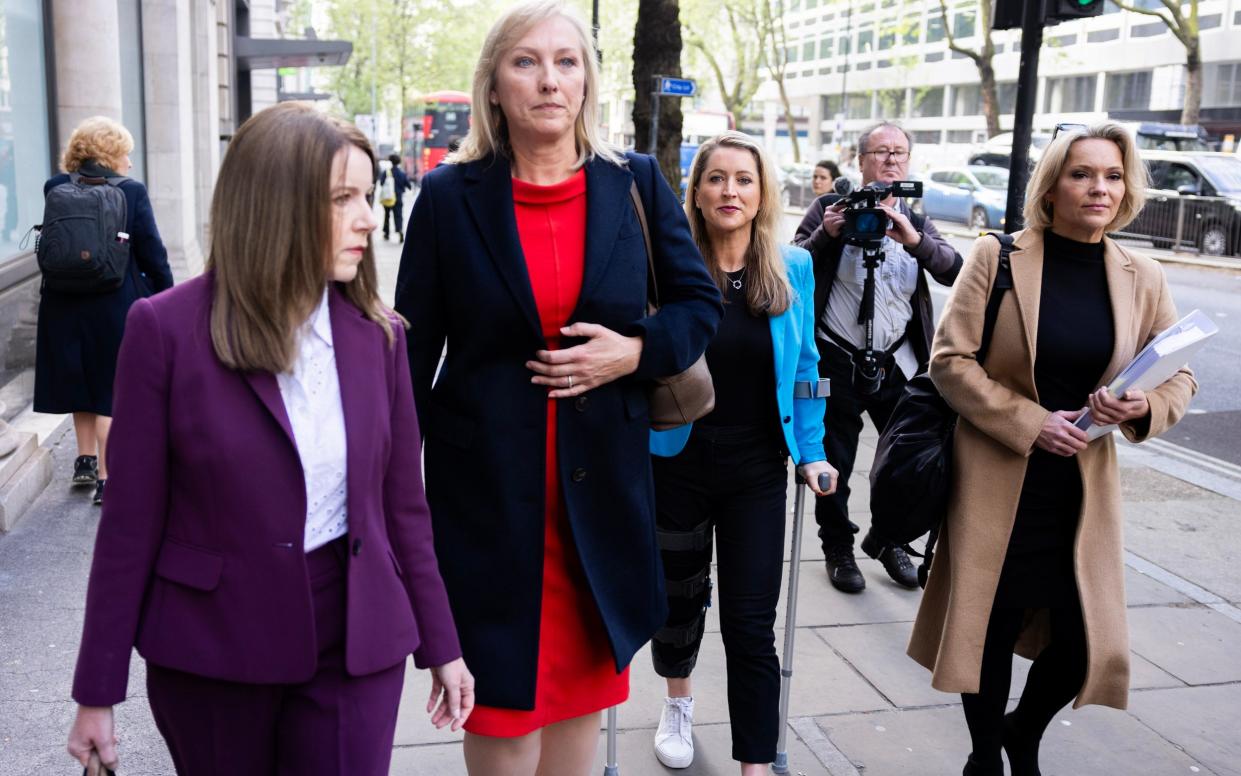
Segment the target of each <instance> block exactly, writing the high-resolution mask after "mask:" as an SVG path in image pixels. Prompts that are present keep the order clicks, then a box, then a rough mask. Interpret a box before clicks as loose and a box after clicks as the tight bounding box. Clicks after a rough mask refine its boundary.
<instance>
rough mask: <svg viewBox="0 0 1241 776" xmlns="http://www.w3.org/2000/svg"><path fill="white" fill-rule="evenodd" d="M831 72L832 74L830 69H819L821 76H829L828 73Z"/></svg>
mask: <svg viewBox="0 0 1241 776" xmlns="http://www.w3.org/2000/svg"><path fill="white" fill-rule="evenodd" d="M830 72H832V69H831V68H830V67H820V68H819V75H827V74H828V73H830Z"/></svg>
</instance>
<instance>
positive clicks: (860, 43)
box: [857, 29, 875, 54]
mask: <svg viewBox="0 0 1241 776" xmlns="http://www.w3.org/2000/svg"><path fill="white" fill-rule="evenodd" d="M874 47H875V31H874V30H869V29H867V30H858V34H857V50H858V53H859V54H866V53H868V52H869V51H871V50H872V49H874Z"/></svg>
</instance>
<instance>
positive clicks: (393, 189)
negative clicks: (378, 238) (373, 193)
mask: <svg viewBox="0 0 1241 776" xmlns="http://www.w3.org/2000/svg"><path fill="white" fill-rule="evenodd" d="M388 162H389V163H391V165H392V166H391V167H388V168H385V169H382V170H380V171H379V190H380V192H381V200H380V204H382V205H383V209H384V239H385V240H387V239H388V235H389V234H390V233H391V232H390V231H389V230H388V220H389V219H391V220H392V231H395V232H396V239H397V242H405V222H404V214H405V192H406V191H408V190H409V189H410V188H412V187H411V186H410V183H409V176H408V175H406V174H405V171H404V170H402V169H401V155H400V154H390V155H389V156H388ZM389 193H390V194H391V199H389V197H388V195H389Z"/></svg>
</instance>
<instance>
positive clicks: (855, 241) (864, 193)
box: [836, 178, 922, 247]
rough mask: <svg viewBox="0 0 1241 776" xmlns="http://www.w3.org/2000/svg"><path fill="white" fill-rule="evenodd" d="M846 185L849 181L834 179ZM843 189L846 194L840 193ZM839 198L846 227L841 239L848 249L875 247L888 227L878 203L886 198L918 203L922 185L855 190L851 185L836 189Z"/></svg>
mask: <svg viewBox="0 0 1241 776" xmlns="http://www.w3.org/2000/svg"><path fill="white" fill-rule="evenodd" d="M842 181H844V182H845V183H848V178H837V179H836V182H837V183H840V182H842ZM841 188H844V189H846V190H845V191H841V190H840V189H841ZM836 193H837V194H840V195H841V196H840V199H839V200H837V202H838V203H840V202H843V203H844V207H843V211H844V216H845V224H844V228H843V230H842V231H841V238H842V239H844V241H845V242H846V243H849V244H850V245H860V246H862V247H877V246H878V244H879V243H881V242H883V237H884V235H885V234H886V233H887V231H888V227H889V226H891V224H890V223H889V221H888V215H887V213H884V212H883V211H882V210H880V209H879V203H880V202H882V201H883V200H885V199H887V198H888V197H889V196H897V197H909V198H914V199H921V197H922V181H892V182H891V183H884V182H883V181H872V182H871V183H868V184H867V185H866V186H865V187H863V188H860V189H857V190H854V189H853V186H852V184H850V185H848V186H842V187H839V188H837V190H836Z"/></svg>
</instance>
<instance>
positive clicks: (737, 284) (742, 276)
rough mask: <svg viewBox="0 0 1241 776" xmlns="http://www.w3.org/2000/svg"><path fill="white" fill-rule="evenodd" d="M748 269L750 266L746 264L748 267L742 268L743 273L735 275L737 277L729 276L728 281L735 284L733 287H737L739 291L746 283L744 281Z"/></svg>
mask: <svg viewBox="0 0 1241 776" xmlns="http://www.w3.org/2000/svg"><path fill="white" fill-rule="evenodd" d="M747 269H749V267H748V266H746V267H742V268H741V274H740V275H738V276H737V277H735V278H729V279H728V282H729V283H732V284H733V288H735V289H736V290H738V291H740V290H741V287H742V286H743V285H745V282H744V281H745V271H746V270H747Z"/></svg>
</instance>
